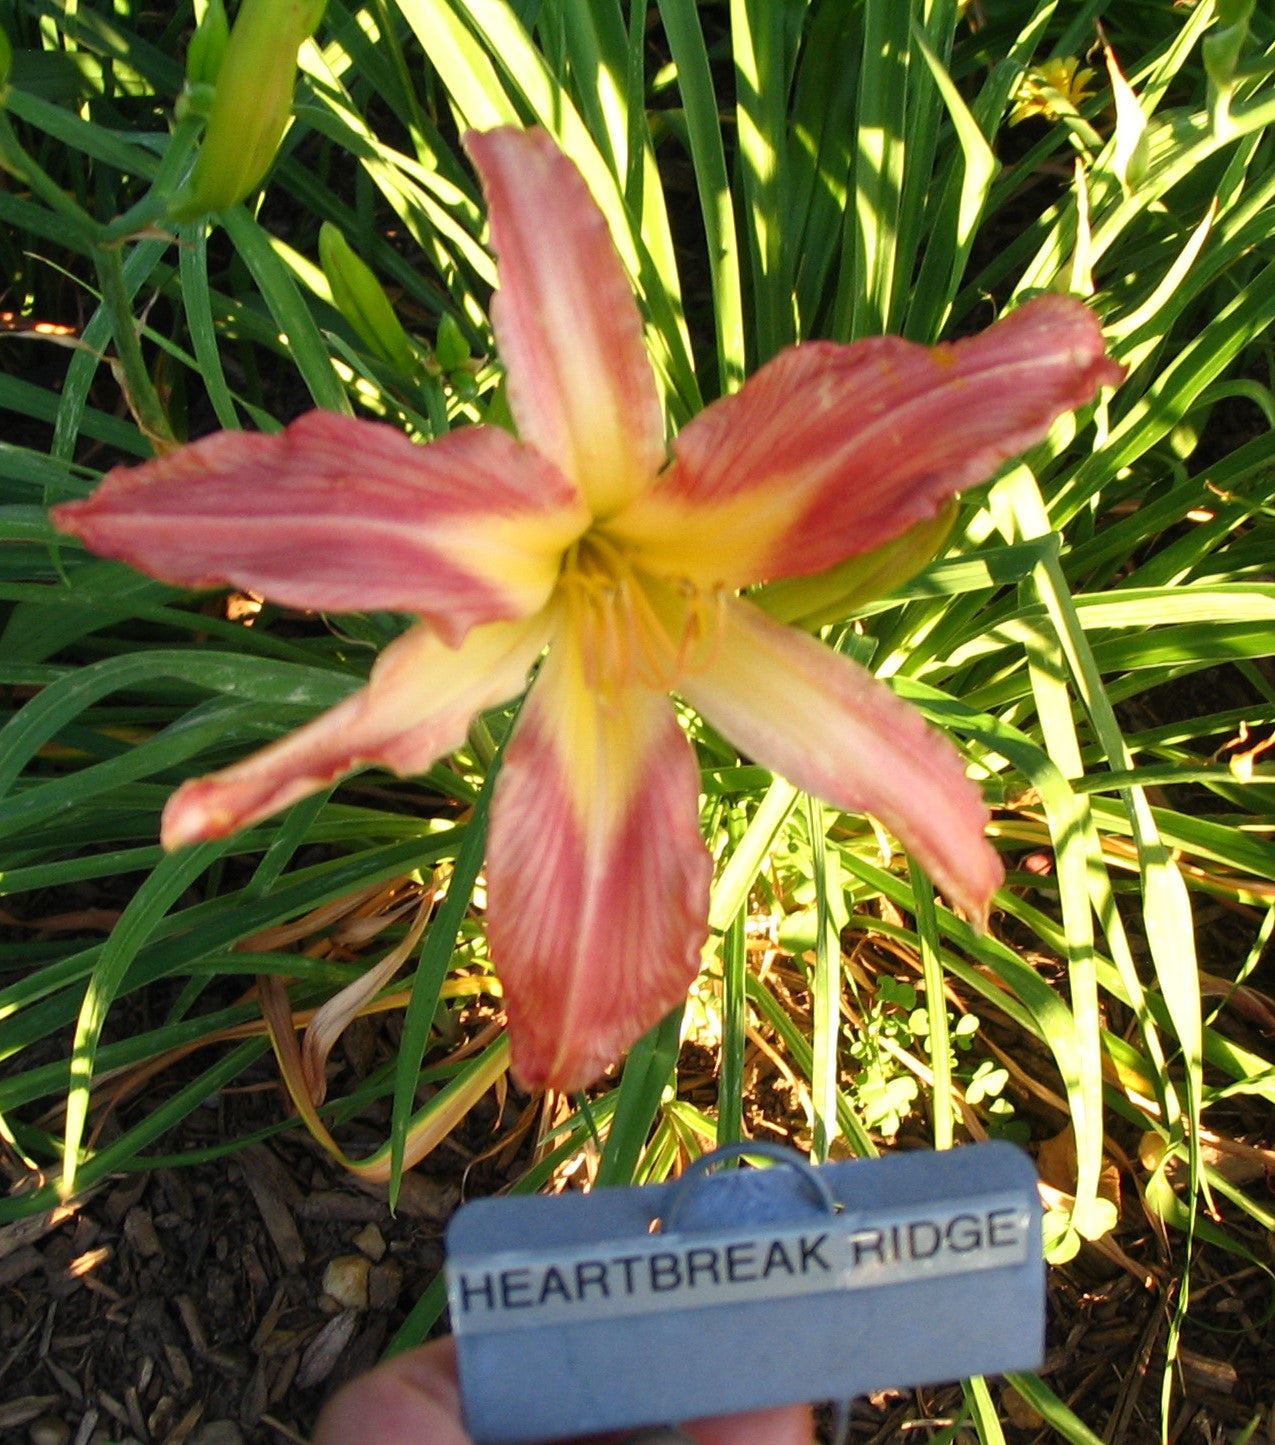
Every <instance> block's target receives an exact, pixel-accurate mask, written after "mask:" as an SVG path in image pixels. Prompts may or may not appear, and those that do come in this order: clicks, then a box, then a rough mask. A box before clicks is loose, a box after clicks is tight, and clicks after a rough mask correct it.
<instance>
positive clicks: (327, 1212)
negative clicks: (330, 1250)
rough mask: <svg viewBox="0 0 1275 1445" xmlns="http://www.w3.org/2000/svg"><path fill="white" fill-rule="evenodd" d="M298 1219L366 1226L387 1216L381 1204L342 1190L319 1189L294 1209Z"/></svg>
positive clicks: (386, 1211)
mask: <svg viewBox="0 0 1275 1445" xmlns="http://www.w3.org/2000/svg"><path fill="white" fill-rule="evenodd" d="M295 1212H296V1215H297V1218H298V1219H313V1220H317V1221H320V1222H321V1223H325V1224H342V1223H346V1224H367V1223H370V1222H371V1221H372V1220H374V1219H384V1218H385V1217H386V1215H387V1214H388V1212H389V1211H388V1210H387V1209H386V1207H385V1205H384V1204H383V1203H380V1202H378V1201H377V1200H375V1199H367V1198H365V1197H363V1196H361V1195H358V1194H347V1193H346V1192H345V1191H344V1190H343V1189H319V1190H316V1191H315V1192H314V1193H313V1194H307V1195H306V1196H305V1198H304V1199H302V1200H301V1202H300V1203H299V1204H298V1205H297V1207H296V1211H295Z"/></svg>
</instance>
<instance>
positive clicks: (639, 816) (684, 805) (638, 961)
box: [487, 637, 712, 1091]
mask: <svg viewBox="0 0 1275 1445" xmlns="http://www.w3.org/2000/svg"><path fill="white" fill-rule="evenodd" d="M698 800H699V773H698V770H697V768H696V766H695V760H694V756H693V754H692V752H691V748H690V745H689V744H688V742H687V740H686V738H685V737H684V736H683V734H682V730H681V728H680V727H679V726H678V723H677V718H676V716H675V715H674V712H673V709H672V707H671V706H670V705H669V701H668V699H667V697H665V696H664V695H663V694H662V693H656V692H652V691H650V690H648V689H646V688H643V687H639V686H632V687H628V688H622V689H618V690H617V692H616V693H615V694H614V695H613V696H612V698H611V699H610V700H609V702H606V701H603V700H602V699H600V698H599V697H597V696H596V695H595V694H594V693H593V692H592V691H591V690H590V688H589V687H588V685H587V683H586V681H585V671H584V666H583V662H582V659H581V657H580V655H579V652H578V649H577V647H576V644H575V639H573V638H571V637H565V638H555V640H554V643H553V644H552V646H551V648H550V652H549V656H548V658H547V660H546V662H545V664H544V666H543V667H542V669H541V672H540V675H539V677H538V678H537V679H536V682H535V685H534V686H533V688H532V690H531V693H530V695H529V696H528V698H527V701H526V703H525V704H524V706H523V710H522V713H521V715H520V717H519V719H518V722H517V725H516V728H515V731H514V735H513V736H512V737H511V738H510V740H509V744H508V747H507V749H506V754H505V762H504V767H503V769H502V771H501V774H500V777H499V779H498V780H497V783H496V793H495V797H494V798H493V800H492V820H491V841H490V845H489V847H488V864H487V895H488V937H489V939H490V942H491V955H492V960H493V962H494V963H495V965H496V968H497V971H498V972H499V974H500V978H501V982H502V984H503V985H504V990H505V1000H506V1004H507V1007H508V1010H509V1026H510V1036H511V1039H512V1043H513V1064H512V1067H513V1069H514V1072H515V1073H516V1074H517V1076H518V1077H519V1078H520V1079H521V1080H522V1082H523V1083H524V1084H526V1085H527V1086H528V1087H532V1088H553V1089H562V1090H566V1091H570V1090H573V1089H580V1088H584V1087H585V1085H587V1084H590V1083H592V1082H593V1080H594V1079H596V1078H597V1076H598V1075H599V1074H600V1073H601V1072H602V1071H603V1070H604V1069H605V1068H606V1067H607V1066H608V1065H609V1064H611V1063H613V1062H614V1061H615V1059H616V1058H617V1057H618V1056H619V1055H620V1054H621V1053H622V1052H623V1051H624V1049H626V1048H627V1047H628V1046H629V1045H630V1044H631V1043H633V1041H634V1040H635V1039H636V1038H638V1037H639V1035H641V1034H642V1033H644V1032H645V1031H646V1030H647V1029H648V1028H650V1027H651V1026H652V1025H653V1024H655V1023H657V1022H658V1021H659V1020H660V1019H661V1018H662V1017H663V1016H664V1015H665V1014H666V1013H667V1012H668V1011H669V1010H670V1009H671V1008H673V1007H674V1006H675V1005H676V1004H677V1003H679V1002H680V1001H681V999H682V998H683V997H684V996H685V994H686V991H687V989H688V988H689V987H690V984H691V982H692V980H693V979H694V978H695V975H696V973H697V972H698V971H699V964H700V949H701V948H702V946H703V943H704V939H705V937H706V936H707V933H708V927H707V922H706V919H707V916H708V886H709V881H710V878H711V875H712V863H711V860H710V858H709V855H708V851H707V849H706V848H705V846H704V842H703V839H702V838H701V836H700V831H699V806H698Z"/></svg>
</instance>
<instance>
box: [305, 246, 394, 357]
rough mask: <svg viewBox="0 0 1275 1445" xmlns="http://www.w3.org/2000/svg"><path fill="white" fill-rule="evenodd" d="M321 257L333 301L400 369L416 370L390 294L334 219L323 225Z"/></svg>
mask: <svg viewBox="0 0 1275 1445" xmlns="http://www.w3.org/2000/svg"><path fill="white" fill-rule="evenodd" d="M319 261H320V263H321V264H322V266H323V274H324V275H325V276H326V277H327V278H328V285H329V286H330V287H331V288H332V304H333V305H334V306H335V307H336V309H337V310H338V311H339V312H340V313H341V315H342V316H344V317H345V319H346V320H347V321H348V322H349V323H350V325H351V326H352V327H353V328H354V330H355V331H356V332H357V333H358V335H359V337H360V339H361V340H362V341H363V342H364V344H365V345H366V346H367V347H368V348H369V349H370V350H371V351H372V352H373V353H374V354H375V355H376V356H379V357H380V358H381V359H382V360H383V361H387V362H389V364H390V365H391V366H393V367H394V368H395V369H396V370H398V371H401V372H410V371H412V370H414V369H415V366H416V354H415V352H414V351H413V350H412V343H411V341H410V340H409V339H408V335H407V332H406V331H404V330H403V326H402V323H401V322H400V321H399V319H398V317H397V316H395V314H394V308H393V307H392V306H391V305H390V300H389V297H388V296H386V294H385V292H384V290H383V289H382V287H381V283H380V282H379V281H378V280H377V279H376V276H375V275H374V274H373V272H372V270H371V268H370V267H369V266H368V265H367V263H366V262H365V261H364V260H363V259H362V257H360V256H359V255H358V254H357V253H356V252H355V251H354V249H353V248H352V247H351V245H350V243H349V242H348V241H347V240H346V239H345V237H344V236H343V235H342V234H341V232H340V231H339V230H338V229H337V228H336V227H335V226H334V225H333V224H332V223H331V221H324V223H323V225H322V226H321V227H320V229H319Z"/></svg>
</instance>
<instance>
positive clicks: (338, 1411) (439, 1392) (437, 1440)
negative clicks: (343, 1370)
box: [313, 1339, 473, 1445]
mask: <svg viewBox="0 0 1275 1445" xmlns="http://www.w3.org/2000/svg"><path fill="white" fill-rule="evenodd" d="M351 1441H366V1442H368V1445H422V1442H425V1441H428V1442H429V1445H473V1442H472V1441H471V1440H470V1438H469V1436H468V1435H467V1434H466V1433H465V1427H464V1426H463V1425H462V1424H461V1414H460V1387H459V1385H458V1384H457V1380H456V1347H455V1345H454V1344H453V1343H452V1341H451V1340H450V1339H442V1340H433V1341H431V1342H430V1343H429V1344H427V1345H424V1346H422V1347H421V1348H420V1349H418V1350H408V1351H406V1352H405V1353H404V1354H401V1355H395V1356H394V1358H393V1359H391V1360H387V1361H386V1362H385V1363H384V1364H383V1365H378V1366H377V1368H376V1369H375V1370H372V1371H370V1372H369V1373H368V1374H366V1375H360V1376H359V1378H358V1379H356V1380H352V1381H351V1382H350V1383H349V1384H348V1385H346V1386H345V1387H344V1388H343V1389H341V1390H339V1391H338V1392H337V1393H336V1394H335V1395H334V1396H333V1397H332V1398H331V1399H330V1400H329V1401H328V1403H327V1404H326V1405H325V1406H324V1407H323V1413H322V1414H321V1415H320V1416H319V1422H318V1424H317V1426H316V1427H315V1431H314V1441H313V1445H350V1442H351Z"/></svg>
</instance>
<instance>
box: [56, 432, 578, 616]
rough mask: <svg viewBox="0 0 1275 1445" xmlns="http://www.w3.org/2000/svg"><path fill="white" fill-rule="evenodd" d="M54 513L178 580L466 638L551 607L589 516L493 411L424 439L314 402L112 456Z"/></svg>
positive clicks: (67, 527) (96, 543)
mask: <svg viewBox="0 0 1275 1445" xmlns="http://www.w3.org/2000/svg"><path fill="white" fill-rule="evenodd" d="M53 520H54V522H55V524H56V525H57V526H58V527H60V528H62V529H63V530H64V531H67V532H72V533H74V534H75V535H76V536H78V537H80V538H82V539H83V540H84V542H85V543H86V544H87V545H88V546H89V547H91V548H92V549H93V550H94V551H95V552H100V553H102V554H104V555H105V556H108V557H117V558H119V559H120V560H121V561H124V562H128V563H131V564H132V565H133V566H134V567H136V568H138V570H139V571H142V572H149V573H151V574H152V575H153V576H156V577H161V578H163V579H164V580H165V581H168V582H173V583H176V584H178V585H180V586H184V587H211V586H226V585H229V586H234V587H242V588H246V589H248V590H249V591H253V592H260V593H262V594H263V595H264V596H266V597H269V598H270V599H271V600H272V601H276V602H280V603H283V604H284V605H285V606H289V607H303V608H319V609H322V610H324V611H330V612H354V611H368V610H374V609H383V610H389V611H401V612H416V613H419V614H420V615H421V616H422V617H424V618H425V619H426V620H427V621H429V622H430V623H431V625H432V626H433V627H434V628H435V630H436V631H437V632H438V633H440V635H442V636H443V637H445V638H447V640H448V641H449V642H452V643H456V642H459V641H460V639H461V638H462V637H463V636H464V635H465V633H466V632H467V631H468V630H469V628H470V627H472V626H474V625H475V624H476V623H479V622H492V621H496V620H498V619H508V618H514V617H524V616H528V615H529V614H531V613H532V612H535V611H536V610H537V609H538V608H539V607H541V606H542V605H543V604H544V602H545V600H546V598H547V597H548V595H549V592H550V591H551V589H552V587H553V584H554V580H555V578H556V577H557V574H558V568H559V564H560V561H561V557H562V554H563V552H564V550H565V549H566V548H567V547H568V546H569V545H570V544H571V542H572V541H574V540H575V538H576V537H577V536H579V535H580V533H581V532H582V531H583V530H584V527H585V526H586V525H587V522H588V517H587V514H586V513H585V511H584V509H583V506H582V504H581V502H580V499H579V498H578V496H577V495H576V493H575V491H574V488H573V487H572V485H571V483H570V482H568V480H567V479H566V478H565V477H564V476H563V475H562V474H561V473H560V472H558V471H557V469H556V468H554V467H552V466H550V465H549V464H548V463H547V462H546V461H545V460H544V459H543V458H542V457H540V456H539V455H538V454H537V453H536V452H534V451H533V450H532V449H531V448H530V447H527V446H524V445H522V444H521V443H520V442H517V441H515V440H514V439H513V438H512V437H510V436H509V435H508V434H507V433H505V432H502V431H500V430H499V429H497V428H495V427H467V428H465V429H463V430H461V431H456V432H452V433H450V434H449V435H447V436H445V437H442V438H440V439H439V440H438V441H435V442H431V443H429V444H428V445H426V446H418V445H415V444H414V443H412V442H410V441H408V439H407V438H406V437H405V436H403V435H402V434H401V433H400V432H398V431H396V430H395V429H394V428H393V427H389V426H385V425H383V424H382V423H380V422H371V421H356V420H354V419H352V418H350V417H344V416H337V415H336V414H334V413H332V412H325V411H315V412H310V413H309V414H308V415H306V416H303V417H301V418H299V419H298V420H297V421H294V422H293V423H292V425H291V426H289V427H288V428H287V430H286V431H283V432H281V433H279V434H277V435H274V436H262V435H256V434H247V433H243V432H218V433H217V434H215V435H213V436H209V437H205V438H204V439H203V440H202V441H198V442H194V443H192V444H191V445H190V446H186V447H182V448H181V450H180V451H176V452H173V453H172V454H171V455H169V456H166V457H161V458H158V459H157V460H155V461H151V462H145V463H143V464H142V465H141V466H139V467H132V468H125V467H117V468H116V469H115V470H114V471H112V472H110V473H108V474H107V476H106V478H105V479H104V480H103V482H102V484H101V486H99V487H98V489H97V490H96V491H95V492H94V493H93V495H92V496H91V497H88V498H86V499H85V500H84V501H82V502H69V503H67V504H66V505H65V506H61V507H55V508H54V509H53Z"/></svg>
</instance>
